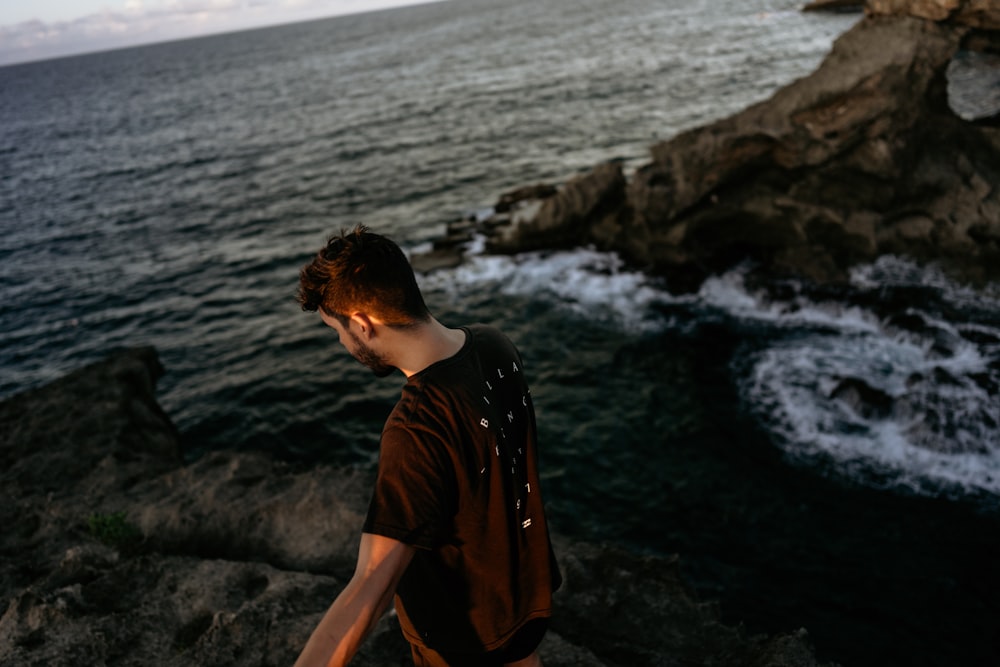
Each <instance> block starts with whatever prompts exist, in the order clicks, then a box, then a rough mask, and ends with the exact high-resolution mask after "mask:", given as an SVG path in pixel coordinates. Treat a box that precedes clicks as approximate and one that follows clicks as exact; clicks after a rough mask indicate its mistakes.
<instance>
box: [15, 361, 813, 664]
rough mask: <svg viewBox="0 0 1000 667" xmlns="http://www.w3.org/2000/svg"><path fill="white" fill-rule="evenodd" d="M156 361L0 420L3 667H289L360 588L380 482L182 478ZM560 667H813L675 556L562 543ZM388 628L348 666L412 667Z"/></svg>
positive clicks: (116, 371) (239, 465)
mask: <svg viewBox="0 0 1000 667" xmlns="http://www.w3.org/2000/svg"><path fill="white" fill-rule="evenodd" d="M162 372H163V369H162V368H161V367H160V364H159V361H158V358H157V354H156V352H155V351H154V350H153V349H151V348H139V349H131V350H124V351H120V352H117V353H114V354H112V355H111V356H109V357H108V358H107V359H106V360H104V361H102V362H99V363H96V364H93V365H91V366H88V367H86V368H82V369H80V370H78V371H76V372H73V373H71V374H70V375H68V376H66V377H64V378H62V379H59V380H57V381H55V382H53V383H51V384H49V385H47V386H44V387H41V388H38V389H34V390H31V391H28V392H25V393H22V394H19V395H16V396H14V397H11V398H9V399H7V400H5V401H4V402H3V403H0V434H2V436H0V456H2V459H3V473H2V477H0V480H2V487H0V488H2V489H3V499H2V500H3V502H2V504H0V508H2V509H0V513H2V514H0V518H2V521H3V525H4V530H3V533H2V537H0V552H2V561H0V588H2V591H3V598H4V607H3V609H4V611H3V615H2V617H0V664H2V665H11V666H13V665H18V666H22V667H23V666H31V665H38V666H42V665H44V666H46V667H55V666H58V665H79V664H88V665H140V664H142V665H150V664H154V665H177V666H178V667H179V666H181V665H184V666H190V665H213V666H215V667H223V666H225V665H250V664H253V665H290V664H291V663H292V662H293V661H294V659H295V656H296V655H297V652H298V650H299V649H300V648H301V647H302V645H303V644H304V642H305V640H306V638H307V637H308V635H309V633H310V632H311V630H312V628H313V627H314V626H315V624H316V623H317V622H318V620H319V618H320V616H321V614H322V613H323V612H324V611H325V609H326V607H327V606H328V605H329V603H330V602H331V601H332V600H333V598H334V597H335V596H336V594H337V592H338V591H339V590H340V588H341V587H342V586H343V585H344V584H345V583H346V581H347V579H348V578H349V576H350V574H351V572H352V571H353V565H354V559H355V555H356V550H357V544H358V531H359V530H360V526H361V521H362V517H363V513H364V510H365V507H366V505H367V488H368V484H369V482H370V480H368V479H365V478H364V475H360V474H358V473H354V472H350V471H345V470H338V469H334V468H330V467H325V466H316V467H304V466H296V465H290V464H288V463H283V462H280V461H276V460H274V459H272V458H270V457H268V456H267V455H264V454H261V453H251V452H233V451H220V452H213V453H210V454H207V455H205V456H203V457H202V458H200V459H199V460H197V461H195V462H193V463H190V464H186V465H185V464H184V463H183V461H182V455H181V454H182V452H181V443H180V439H179V435H178V433H177V430H176V429H175V428H174V426H173V425H172V424H171V421H170V419H169V417H168V416H167V415H166V414H164V412H163V410H162V409H161V408H160V407H159V405H158V404H157V402H156V398H155V384H156V379H157V378H158V377H159V376H160V374H161V373H162ZM557 549H558V555H559V560H560V564H561V567H562V570H563V573H564V576H565V584H564V587H563V588H562V589H561V591H560V592H559V593H558V596H557V605H558V609H557V615H556V618H555V620H554V623H553V630H552V632H551V633H550V634H549V636H548V637H547V638H546V640H545V642H544V644H543V645H542V656H543V658H544V660H545V663H546V665H548V666H549V667H560V666H567V667H568V666H570V665H573V666H582V665H621V666H623V667H625V666H629V667H634V666H636V665H720V666H723V665H725V666H731V665H747V666H754V665H759V666H762V667H763V666H765V665H787V666H791V665H801V666H810V665H817V664H819V663H818V662H817V660H816V659H815V658H814V655H813V652H812V649H811V648H810V642H809V638H808V634H807V631H806V630H805V629H800V630H797V631H794V632H790V633H788V634H784V635H780V636H773V637H764V636H751V635H749V634H748V633H747V632H745V631H744V630H743V629H741V628H738V627H728V626H726V625H724V624H723V623H722V622H720V620H719V614H718V611H717V609H716V606H715V605H714V604H713V603H712V602H711V601H702V600H699V599H698V598H697V597H696V596H695V595H694V594H693V593H692V592H691V590H690V589H689V588H688V587H687V586H686V585H685V584H684V583H683V581H682V579H681V577H680V575H679V563H680V559H679V557H673V558H657V557H651V556H640V555H636V554H632V553H627V552H625V551H622V550H620V549H618V548H616V547H614V546H609V545H596V544H586V543H579V542H573V541H569V540H567V539H564V538H558V537H557ZM408 660H409V658H408V648H407V646H406V645H405V643H404V642H403V640H402V637H401V635H400V633H399V630H398V627H396V623H395V619H394V617H392V616H391V615H389V616H387V617H386V618H384V619H383V621H382V622H381V624H380V625H379V627H378V629H377V630H376V632H375V633H374V635H373V636H372V637H371V638H370V639H369V641H368V642H367V643H366V645H365V647H364V649H363V651H362V652H361V654H360V655H359V656H358V657H357V659H356V660H355V662H354V663H353V664H356V665H360V666H362V667H363V666H365V665H372V666H375V665H400V664H407V663H408Z"/></svg>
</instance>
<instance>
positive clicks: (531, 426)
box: [364, 325, 560, 652]
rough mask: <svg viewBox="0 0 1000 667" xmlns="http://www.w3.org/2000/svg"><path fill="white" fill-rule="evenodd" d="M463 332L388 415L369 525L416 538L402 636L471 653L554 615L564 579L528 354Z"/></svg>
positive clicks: (485, 333)
mask: <svg viewBox="0 0 1000 667" xmlns="http://www.w3.org/2000/svg"><path fill="white" fill-rule="evenodd" d="M464 331H465V333H466V340H465V344H464V346H463V347H462V349H461V350H460V351H459V352H458V353H457V354H456V355H455V356H453V357H451V358H449V359H445V360H443V361H440V362H437V363H435V364H433V365H432V366H430V367H428V368H426V369H425V370H423V371H421V372H420V373H417V374H416V375H413V376H412V377H410V378H409V380H408V382H407V384H406V386H404V388H403V392H402V396H401V397H400V399H399V402H398V403H397V404H396V407H395V408H394V409H393V411H392V414H390V415H389V419H388V420H387V421H386V424H385V428H384V429H383V431H382V440H381V444H380V454H379V465H378V478H377V481H376V483H375V490H374V493H373V496H372V501H371V505H370V507H369V509H368V517H367V519H366V521H365V525H364V531H365V532H367V533H374V534H378V535H383V536H386V537H391V538H394V539H397V540H400V541H401V542H405V543H407V544H411V545H413V546H415V547H417V553H416V555H415V556H414V558H413V561H412V562H411V564H410V566H409V568H408V569H407V571H406V573H405V574H404V575H403V578H402V580H401V582H400V584H399V588H398V589H397V596H396V610H397V612H398V613H399V619H400V624H401V625H402V628H403V632H404V634H405V635H406V638H407V639H408V640H409V641H410V642H413V643H417V644H420V645H423V646H427V647H429V648H432V649H435V650H438V651H456V652H476V651H489V650H493V649H495V648H498V647H500V646H501V645H503V643H504V642H505V641H506V640H508V639H509V638H510V637H511V636H512V635H513V634H514V633H515V632H516V631H517V630H518V629H519V628H520V627H521V626H522V625H523V624H524V623H525V622H527V621H529V620H531V619H533V618H541V617H547V616H549V615H550V610H551V598H552V591H553V590H555V588H557V587H558V585H559V581H560V579H559V573H558V569H557V567H556V564H555V559H554V557H553V555H552V548H551V545H550V542H549V535H548V527H547V525H546V522H545V512H544V510H543V506H542V498H541V489H540V485H539V482H538V466H537V452H536V436H535V415H534V409H533V407H532V403H531V396H530V394H529V391H528V385H527V383H526V382H525V379H524V372H523V364H522V363H521V357H520V355H519V354H518V352H517V350H516V348H515V347H514V345H513V344H512V343H511V342H510V341H509V340H508V339H507V338H506V337H505V336H504V335H503V334H502V333H500V332H499V331H498V330H496V329H494V328H492V327H487V326H483V325H476V326H471V327H468V328H464Z"/></svg>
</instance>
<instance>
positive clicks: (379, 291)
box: [298, 225, 430, 327]
mask: <svg viewBox="0 0 1000 667" xmlns="http://www.w3.org/2000/svg"><path fill="white" fill-rule="evenodd" d="M298 300H299V304H300V305H301V306H302V310H308V311H311V312H315V311H317V310H322V311H323V312H324V313H326V314H327V315H329V316H331V317H336V318H338V319H340V321H341V322H344V323H346V321H347V320H348V319H349V318H350V316H351V315H352V314H353V313H356V312H359V311H360V312H364V313H368V314H370V315H372V316H374V317H377V318H379V319H380V320H382V321H383V322H385V323H386V324H387V325H388V326H392V327H407V326H412V325H414V324H417V323H418V322H426V321H427V320H428V319H430V311H428V310H427V306H426V304H424V297H423V295H422V294H421V293H420V288H419V287H418V286H417V279H416V277H415V276H414V275H413V269H412V268H411V267H410V262H409V261H408V260H407V259H406V255H404V254H403V251H402V250H401V249H400V248H399V246H398V245H396V244H395V243H394V242H393V241H392V240H390V239H389V238H387V237H385V236H382V235H380V234H376V233H374V232H371V231H369V230H368V228H367V227H365V226H364V225H358V226H357V227H355V228H354V229H353V230H352V231H350V232H347V231H343V230H342V231H341V232H340V234H338V235H335V236H333V237H331V238H330V240H329V241H327V243H326V246H324V247H323V248H322V249H321V250H320V251H319V253H318V254H317V255H316V257H315V258H314V259H313V261H312V262H310V263H309V264H306V265H305V266H303V267H302V269H301V270H300V271H299V292H298Z"/></svg>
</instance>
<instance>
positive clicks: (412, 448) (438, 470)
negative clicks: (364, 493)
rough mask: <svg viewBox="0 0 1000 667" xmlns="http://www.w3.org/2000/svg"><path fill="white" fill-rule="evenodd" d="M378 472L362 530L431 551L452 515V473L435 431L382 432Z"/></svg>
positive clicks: (453, 489)
mask: <svg viewBox="0 0 1000 667" xmlns="http://www.w3.org/2000/svg"><path fill="white" fill-rule="evenodd" d="M379 449H380V451H379V462H378V476H377V478H376V481H375V488H374V491H373V493H372V499H371V503H370V505H369V507H368V516H367V518H366V519H365V525H364V532H366V533H373V534H376V535H382V536H384V537H391V538H393V539H395V540H399V541H400V542H403V543H405V544H409V545H411V546H415V547H420V548H424V549H431V548H434V547H435V546H437V545H438V544H439V543H440V542H441V540H442V539H443V538H444V537H445V536H444V531H445V527H446V526H448V525H450V521H451V517H452V515H453V514H454V504H455V501H454V498H455V495H456V494H455V477H454V472H453V471H452V470H451V466H450V465H449V459H448V457H447V456H446V455H445V454H444V451H443V447H442V446H441V443H440V441H439V440H438V439H437V437H436V436H434V435H433V434H430V433H427V432H424V431H416V432H414V431H411V430H409V429H407V428H403V427H392V428H389V429H387V430H386V431H384V432H383V433H382V441H381V444H380V446H379Z"/></svg>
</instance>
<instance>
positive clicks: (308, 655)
mask: <svg viewBox="0 0 1000 667" xmlns="http://www.w3.org/2000/svg"><path fill="white" fill-rule="evenodd" d="M389 600H391V595H390V596H389V597H388V599H386V598H382V597H376V598H373V599H366V597H365V596H364V589H363V582H361V583H359V582H358V580H357V579H356V578H355V579H352V580H351V582H350V583H349V584H348V585H347V588H345V589H344V590H343V592H342V593H341V594H340V595H339V596H337V599H336V600H335V601H334V603H333V604H332V605H330V608H329V609H328V610H327V611H326V614H325V615H324V616H323V619H322V620H321V621H320V622H319V625H317V626H316V629H315V630H313V633H312V635H311V636H310V637H309V641H308V642H307V643H306V646H305V648H304V649H303V650H302V654H301V655H300V656H299V659H298V660H296V662H295V667H321V666H322V667H328V666H331V667H340V666H341V665H346V664H347V663H348V662H349V661H350V659H351V658H352V657H353V656H354V654H355V653H356V652H357V650H358V648H360V646H361V643H362V642H363V641H364V639H365V637H367V636H368V633H369V632H371V630H372V628H373V627H375V624H376V623H377V622H378V619H379V618H381V616H382V613H383V612H384V611H385V609H386V607H388V602H389Z"/></svg>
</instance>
